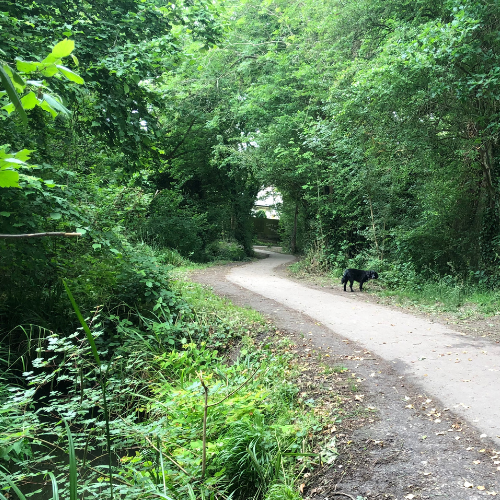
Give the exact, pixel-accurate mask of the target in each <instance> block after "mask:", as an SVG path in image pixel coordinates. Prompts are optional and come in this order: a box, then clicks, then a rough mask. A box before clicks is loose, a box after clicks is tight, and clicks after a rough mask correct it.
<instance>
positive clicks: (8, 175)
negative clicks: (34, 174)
mask: <svg viewBox="0 0 500 500" xmlns="http://www.w3.org/2000/svg"><path fill="white" fill-rule="evenodd" d="M0 187H4V188H10V187H17V188H18V187H20V186H19V173H18V172H15V171H14V170H0Z"/></svg>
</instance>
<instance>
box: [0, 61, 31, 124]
mask: <svg viewBox="0 0 500 500" xmlns="http://www.w3.org/2000/svg"><path fill="white" fill-rule="evenodd" d="M0 80H1V81H2V85H3V87H4V89H5V90H6V91H7V95H8V96H9V99H10V100H11V101H12V104H13V105H14V108H15V109H16V110H17V111H18V112H19V115H20V116H21V120H22V121H23V123H24V125H27V123H28V116H27V115H26V111H24V109H23V105H22V104H21V100H20V99H19V96H18V95H17V92H16V89H15V88H14V85H13V84H12V81H11V79H10V77H9V75H8V74H7V73H6V72H5V70H4V68H2V67H0Z"/></svg>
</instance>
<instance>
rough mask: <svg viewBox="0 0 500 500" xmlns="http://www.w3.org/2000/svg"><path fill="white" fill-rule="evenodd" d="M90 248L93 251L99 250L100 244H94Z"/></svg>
mask: <svg viewBox="0 0 500 500" xmlns="http://www.w3.org/2000/svg"><path fill="white" fill-rule="evenodd" d="M92 248H93V249H94V250H99V249H100V248H101V244H100V243H94V244H93V245H92Z"/></svg>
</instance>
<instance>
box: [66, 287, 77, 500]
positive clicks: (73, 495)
mask: <svg viewBox="0 0 500 500" xmlns="http://www.w3.org/2000/svg"><path fill="white" fill-rule="evenodd" d="M65 286H66V283H65ZM64 425H65V427H66V433H67V434H68V453H69V498H70V500H77V494H78V493H77V486H78V478H77V475H76V453H75V445H74V444H73V436H72V435H71V430H70V428H69V425H68V422H66V420H64Z"/></svg>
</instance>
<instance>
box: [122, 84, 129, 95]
mask: <svg viewBox="0 0 500 500" xmlns="http://www.w3.org/2000/svg"><path fill="white" fill-rule="evenodd" d="M123 90H124V91H125V94H128V93H129V92H130V87H129V86H128V85H127V84H126V83H124V84H123Z"/></svg>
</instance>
